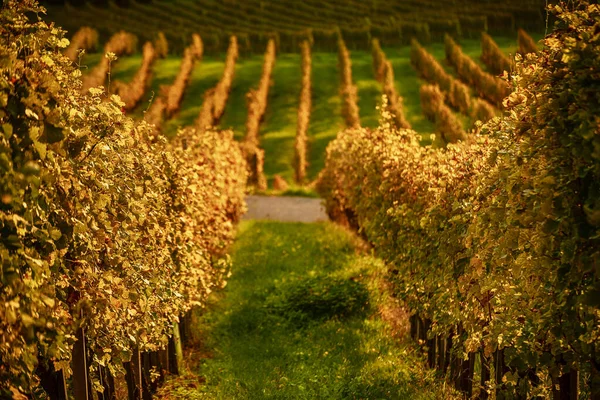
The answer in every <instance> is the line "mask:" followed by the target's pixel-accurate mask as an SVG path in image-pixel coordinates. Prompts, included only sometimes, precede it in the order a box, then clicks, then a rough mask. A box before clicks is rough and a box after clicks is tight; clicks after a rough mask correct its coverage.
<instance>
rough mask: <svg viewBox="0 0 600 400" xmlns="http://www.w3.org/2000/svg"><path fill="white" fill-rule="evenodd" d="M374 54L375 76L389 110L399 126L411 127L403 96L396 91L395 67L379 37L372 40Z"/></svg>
mask: <svg viewBox="0 0 600 400" xmlns="http://www.w3.org/2000/svg"><path fill="white" fill-rule="evenodd" d="M371 49H372V55H373V68H374V69H375V78H376V79H377V80H378V81H379V82H381V84H382V86H383V94H384V95H385V96H386V97H387V101H388V104H387V111H388V112H390V113H392V115H393V116H394V123H395V124H396V126H397V127H399V128H406V129H410V123H409V122H408V120H407V119H406V117H405V115H404V109H403V107H402V97H400V95H399V94H398V92H397V91H396V82H395V79H394V69H393V67H392V63H391V62H390V61H389V60H388V59H387V57H386V55H385V53H384V52H383V50H382V49H381V46H380V44H379V40H378V39H373V41H372V42H371Z"/></svg>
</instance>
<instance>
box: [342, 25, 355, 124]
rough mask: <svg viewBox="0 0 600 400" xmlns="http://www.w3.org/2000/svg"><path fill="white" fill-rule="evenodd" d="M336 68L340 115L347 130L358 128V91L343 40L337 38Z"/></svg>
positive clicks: (348, 53)
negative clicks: (340, 98)
mask: <svg viewBox="0 0 600 400" xmlns="http://www.w3.org/2000/svg"><path fill="white" fill-rule="evenodd" d="M338 66H339V68H340V78H341V81H340V94H341V96H342V115H343V116H344V120H345V121H346V126H347V127H348V128H357V127H359V126H360V116H359V114H358V89H357V88H356V85H355V84H354V82H353V81H352V61H351V60H350V52H349V51H348V49H347V48H346V44H345V43H344V39H342V37H341V36H340V37H339V38H338Z"/></svg>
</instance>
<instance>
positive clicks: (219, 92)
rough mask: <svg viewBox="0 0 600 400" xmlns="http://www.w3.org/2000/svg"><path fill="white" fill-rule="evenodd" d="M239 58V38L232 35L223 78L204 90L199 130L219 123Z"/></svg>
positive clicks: (198, 120)
mask: <svg viewBox="0 0 600 400" xmlns="http://www.w3.org/2000/svg"><path fill="white" fill-rule="evenodd" d="M237 58H238V44H237V38H236V37H235V36H232V37H231V38H230V39H229V47H228V48H227V56H226V57H225V68H224V70H223V75H222V76H221V79H220V80H219V82H218V83H217V84H216V86H215V87H213V88H210V89H208V90H207V91H206V92H204V100H203V101H202V108H201V109H200V112H199V113H198V118H196V122H195V125H196V127H197V128H198V129H199V130H203V129H206V128H208V127H211V126H215V125H217V123H218V122H219V120H220V119H221V117H222V116H223V113H224V112H225V105H226V104H227V99H228V98H229V92H230V91H231V84H232V82H233V76H234V74H235V63H236V60H237Z"/></svg>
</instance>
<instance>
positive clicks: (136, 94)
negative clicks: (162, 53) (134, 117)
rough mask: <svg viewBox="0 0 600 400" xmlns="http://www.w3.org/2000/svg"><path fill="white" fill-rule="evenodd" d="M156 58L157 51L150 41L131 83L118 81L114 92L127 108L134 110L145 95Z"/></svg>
mask: <svg viewBox="0 0 600 400" xmlns="http://www.w3.org/2000/svg"><path fill="white" fill-rule="evenodd" d="M155 60H156V51H155V50H154V46H153V45H152V43H150V42H146V44H144V48H143V51H142V65H141V66H140V68H139V69H138V71H137V72H136V73H135V75H134V76H133V79H132V80H131V82H129V83H125V82H121V81H116V82H115V83H114V92H115V94H116V95H118V96H119V97H120V98H121V101H123V103H125V106H124V108H125V110H133V109H134V108H135V107H136V106H137V105H138V104H139V102H140V101H141V100H142V97H144V93H146V89H147V88H148V85H149V84H150V80H151V79H152V65H154V61H155Z"/></svg>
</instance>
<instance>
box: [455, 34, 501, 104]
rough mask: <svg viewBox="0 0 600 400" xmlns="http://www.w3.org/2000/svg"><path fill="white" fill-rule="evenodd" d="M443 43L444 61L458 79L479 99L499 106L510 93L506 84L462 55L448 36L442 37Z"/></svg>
mask: <svg viewBox="0 0 600 400" xmlns="http://www.w3.org/2000/svg"><path fill="white" fill-rule="evenodd" d="M444 43H445V49H446V59H447V60H448V62H449V63H450V64H451V65H452V66H454V68H455V69H456V73H457V74H458V76H459V77H460V79H462V80H463V81H464V82H466V83H468V84H469V85H470V86H471V87H472V88H473V89H475V90H476V91H477V93H478V95H479V97H482V98H484V99H486V100H488V101H490V102H491V103H492V104H495V105H496V106H500V105H501V104H502V100H504V98H505V97H506V96H508V94H509V93H510V92H511V88H510V87H509V85H508V82H506V81H505V80H503V79H500V78H498V77H495V76H493V75H490V74H488V73H487V72H485V71H484V70H482V69H481V67H480V66H479V65H477V63H476V62H475V61H473V59H471V57H469V56H467V55H466V54H464V53H463V51H462V49H461V48H460V46H459V45H458V44H456V42H455V41H454V40H453V39H452V38H451V37H450V36H449V35H445V36H444Z"/></svg>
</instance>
